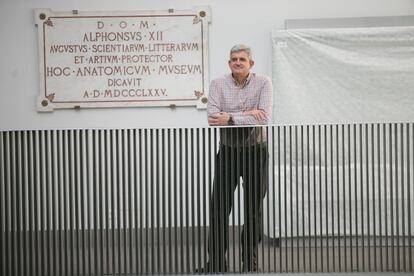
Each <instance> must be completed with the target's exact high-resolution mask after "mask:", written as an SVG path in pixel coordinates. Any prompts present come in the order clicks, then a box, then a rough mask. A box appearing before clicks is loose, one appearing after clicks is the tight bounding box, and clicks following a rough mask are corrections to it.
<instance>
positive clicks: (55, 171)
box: [22, 130, 59, 275]
mask: <svg viewBox="0 0 414 276" xmlns="http://www.w3.org/2000/svg"><path fill="white" fill-rule="evenodd" d="M25 134H26V133H25ZM56 138H57V137H56V131H55V130H53V131H51V189H52V191H51V193H52V195H51V200H52V208H51V209H52V210H51V212H52V240H53V245H52V249H53V253H52V254H53V270H52V274H53V275H57V269H58V259H57V256H58V246H57V243H56V241H57V236H56V235H57V233H58V231H59V229H58V227H57V223H56V217H57V215H56V209H57V208H56V207H57V202H56V197H57V196H58V194H56V186H57V185H58V178H57V177H58V167H57V162H58V160H57V159H56V156H57V155H56V147H57V144H56ZM26 139H27V136H25V137H24V140H26ZM22 143H23V141H22ZM26 150H27V149H25V151H26ZM26 152H27V151H26ZM24 174H25V175H27V171H26V172H25V173H24ZM27 184H28V183H27V182H26V185H27ZM23 198H25V193H23ZM58 215H59V214H58ZM25 222H26V218H25V217H23V223H25ZM25 228H26V227H24V229H25ZM24 233H25V236H26V230H24ZM24 248H26V246H24Z"/></svg>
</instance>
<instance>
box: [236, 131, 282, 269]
mask: <svg viewBox="0 0 414 276" xmlns="http://www.w3.org/2000/svg"><path fill="white" fill-rule="evenodd" d="M272 129H273V127H272ZM270 130H271V127H270V126H266V144H267V145H268V148H267V152H266V153H265V154H267V155H268V156H269V157H268V158H270V156H271V157H272V160H273V161H274V159H275V157H274V155H271V154H270V153H271V143H270V141H269V138H270ZM272 137H273V136H272ZM269 163H270V160H269ZM269 163H268V164H267V166H268V167H269ZM272 163H273V162H272ZM272 163H270V164H272ZM237 167H238V164H237V163H236V172H237V171H238V170H237ZM272 168H273V167H272ZM271 173H273V170H269V172H268V176H267V177H268V179H267V184H266V185H267V201H266V203H267V233H268V235H269V242H268V244H267V265H268V269H267V270H266V271H267V272H272V267H271V261H270V259H271V258H270V254H271V252H270V250H271V241H274V239H275V237H273V239H272V236H271V234H270V233H271V232H270V222H271V221H273V223H274V216H273V220H271V218H270V210H271V209H270V196H271V195H270V187H269V185H270V184H271V183H270V174H271ZM272 179H273V177H272ZM272 190H273V191H274V185H273V186H272ZM273 200H274V197H273ZM273 214H274V213H273ZM233 225H234V223H233ZM273 229H274V228H273ZM263 240H264V239H263ZM264 244H265V242H264V241H263V245H264ZM263 259H265V258H264V257H263Z"/></svg>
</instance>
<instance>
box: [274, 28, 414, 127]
mask: <svg viewBox="0 0 414 276" xmlns="http://www.w3.org/2000/svg"><path fill="white" fill-rule="evenodd" d="M272 42H273V85H274V91H275V97H274V99H275V104H274V113H273V114H274V122H275V123H282V124H314V123H317V124H319V123H357V122H408V121H413V120H414V27H390V28H352V29H350V28H345V29H298V30H283V31H276V32H274V33H273V34H272Z"/></svg>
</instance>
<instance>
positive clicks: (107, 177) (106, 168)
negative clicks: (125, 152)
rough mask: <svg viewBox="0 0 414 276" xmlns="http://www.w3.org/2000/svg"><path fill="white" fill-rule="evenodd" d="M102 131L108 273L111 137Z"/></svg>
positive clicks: (105, 131) (108, 270)
mask: <svg viewBox="0 0 414 276" xmlns="http://www.w3.org/2000/svg"><path fill="white" fill-rule="evenodd" d="M103 131H104V133H103V134H104V136H103V138H104V139H103V145H104V148H105V155H104V159H105V160H104V161H105V162H104V171H105V189H104V195H105V200H104V209H105V217H106V220H105V245H106V260H103V262H102V263H103V264H104V263H106V273H107V274H109V273H110V267H111V266H110V264H111V261H110V239H109V235H110V231H111V226H110V219H111V216H112V211H111V209H110V208H111V205H110V200H109V196H110V189H111V187H110V183H112V181H111V177H112V175H111V166H110V161H111V158H112V156H111V155H110V154H111V143H110V141H111V139H110V135H111V131H110V130H103Z"/></svg>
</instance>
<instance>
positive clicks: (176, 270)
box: [173, 129, 179, 274]
mask: <svg viewBox="0 0 414 276" xmlns="http://www.w3.org/2000/svg"><path fill="white" fill-rule="evenodd" d="M173 145H174V152H173V157H174V158H173V160H174V161H173V164H174V170H173V172H174V196H173V198H174V226H175V231H174V241H175V246H174V249H175V250H174V256H175V258H174V268H175V269H174V273H175V274H177V273H178V272H179V267H178V260H179V255H178V247H179V245H178V227H179V225H178V210H177V208H178V202H177V200H178V196H177V190H178V187H177V185H178V175H179V173H178V169H177V129H174V132H173Z"/></svg>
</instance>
